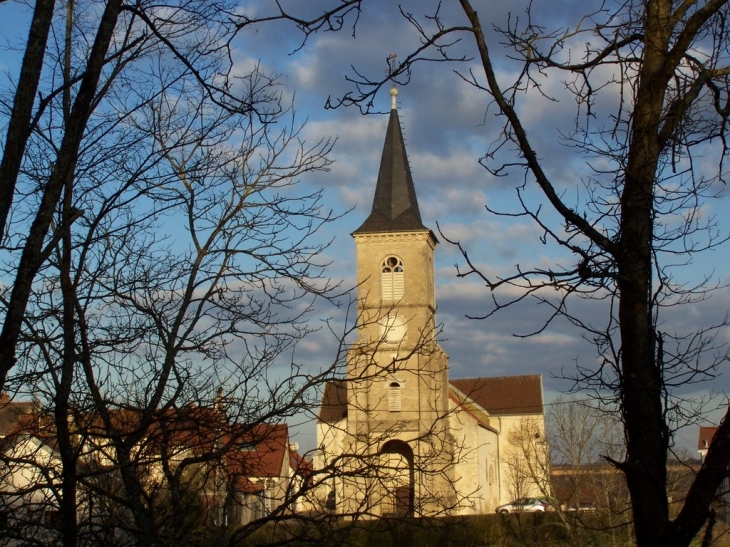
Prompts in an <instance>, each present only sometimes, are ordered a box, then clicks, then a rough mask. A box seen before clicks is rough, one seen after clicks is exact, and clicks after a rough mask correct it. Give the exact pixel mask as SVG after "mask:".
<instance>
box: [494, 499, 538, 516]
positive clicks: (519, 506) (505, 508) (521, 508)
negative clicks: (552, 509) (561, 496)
mask: <svg viewBox="0 0 730 547" xmlns="http://www.w3.org/2000/svg"><path fill="white" fill-rule="evenodd" d="M547 506H548V502H547V500H546V499H545V498H519V499H516V500H514V501H511V502H509V503H506V504H504V505H500V506H499V507H497V508H496V509H495V511H496V512H497V513H517V512H534V511H545V510H546V509H547Z"/></svg>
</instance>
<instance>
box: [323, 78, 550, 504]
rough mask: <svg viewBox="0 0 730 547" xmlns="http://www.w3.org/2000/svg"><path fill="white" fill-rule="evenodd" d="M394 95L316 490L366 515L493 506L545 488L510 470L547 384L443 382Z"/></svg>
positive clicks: (519, 379) (534, 378) (524, 380)
mask: <svg viewBox="0 0 730 547" xmlns="http://www.w3.org/2000/svg"><path fill="white" fill-rule="evenodd" d="M397 94H398V91H397V89H395V88H394V89H392V90H391V100H392V105H391V111H390V118H389V120H388V127H387V131H386V136H385V144H384V147H383V154H382V159H381V162H380V170H379V173H378V178H377V183H376V186H375V197H374V200H373V206H372V210H371V211H370V214H369V216H368V217H367V218H366V219H365V221H364V222H363V223H362V225H361V226H360V227H359V228H358V229H356V230H355V231H354V232H353V233H352V237H353V238H354V240H355V245H356V255H357V260H356V267H357V282H358V295H357V306H358V307H357V311H358V319H357V321H358V323H357V333H358V340H357V341H356V342H355V343H354V344H353V345H352V347H351V348H350V350H349V352H348V355H347V373H346V377H345V378H343V379H341V380H338V381H333V382H329V383H328V384H327V385H326V386H325V389H324V393H323V398H322V405H321V408H320V411H319V414H318V419H317V446H318V450H317V453H316V455H315V457H314V459H313V467H314V473H315V474H316V475H319V476H320V477H326V478H324V479H322V481H321V482H322V484H321V485H320V486H319V487H317V492H318V494H317V497H318V498H319V499H322V500H326V501H324V502H323V504H324V505H325V506H326V509H327V510H328V511H329V512H331V513H335V514H341V515H344V516H348V515H349V516H356V515H357V516H363V517H366V518H367V517H372V518H375V517H379V516H388V515H398V516H439V515H457V514H458V515H465V514H483V513H489V512H494V510H495V508H496V507H497V506H498V505H500V504H503V503H507V502H509V501H511V500H512V499H515V498H518V497H523V496H539V495H541V488H540V483H541V481H543V479H545V477H544V476H540V473H541V472H540V471H537V472H536V471H534V469H533V470H531V471H529V472H527V471H524V472H522V471H520V472H519V473H518V472H517V471H516V469H517V468H519V467H520V466H521V465H522V464H524V463H525V462H527V461H529V460H530V455H529V454H525V453H524V452H525V451H524V449H520V446H521V443H520V442H518V441H516V440H515V435H516V434H517V433H518V432H519V431H523V432H524V431H525V430H529V431H534V432H535V433H534V434H533V433H531V435H534V437H535V438H539V437H540V436H541V435H542V437H543V438H544V416H543V393H542V379H541V377H540V376H539V375H530V376H512V377H499V378H472V379H460V380H450V379H449V362H448V356H447V355H446V353H445V352H444V351H443V349H442V348H441V347H440V345H439V344H438V342H437V330H438V327H437V322H436V299H435V282H434V251H435V249H436V246H437V245H438V239H437V238H436V236H435V234H434V233H433V231H432V230H430V229H429V228H427V227H426V226H425V225H424V224H423V221H422V219H421V214H420V211H419V208H418V200H417V196H416V190H415V186H414V183H413V178H412V175H411V170H410V166H409V162H408V157H407V154H406V148H405V142H404V139H403V134H402V130H401V126H400V120H399V117H398V111H397V104H396V98H397ZM526 424H527V426H526ZM533 444H534V443H533ZM543 444H544V443H543ZM527 467H529V466H522V468H524V469H526V468H527ZM524 469H523V470H524ZM519 474H522V475H528V476H516V475H519ZM543 484H544V481H543ZM542 490H544V488H543V489H542Z"/></svg>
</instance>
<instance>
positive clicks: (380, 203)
mask: <svg viewBox="0 0 730 547" xmlns="http://www.w3.org/2000/svg"><path fill="white" fill-rule="evenodd" d="M390 94H391V97H392V98H393V103H392V108H391V110H390V119H389V120H388V130H387V132H386V134H385V145H384V146H383V157H382V158H381V160H380V171H379V172H378V183H377V185H376V187H375V199H374V200H373V210H372V211H371V212H370V216H369V217H368V218H367V219H366V220H365V222H363V223H362V226H360V227H359V228H358V229H357V230H355V231H354V232H353V233H355V234H363V233H372V232H411V231H414V230H428V228H426V227H425V226H424V225H423V223H422V222H421V213H420V212H419V211H418V200H417V199H416V189H415V187H414V186H413V178H412V177H411V169H410V166H409V165H408V157H407V156H406V146H405V143H404V142H403V133H402V132H401V128H400V121H399V120H398V110H397V109H396V104H395V97H396V95H397V94H398V91H397V90H396V89H391V91H390Z"/></svg>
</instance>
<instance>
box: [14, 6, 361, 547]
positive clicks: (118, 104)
mask: <svg viewBox="0 0 730 547" xmlns="http://www.w3.org/2000/svg"><path fill="white" fill-rule="evenodd" d="M356 4H357V2H343V3H339V4H336V5H333V7H332V9H331V10H329V11H325V12H323V13H322V14H321V15H317V16H316V17H314V18H311V19H309V20H306V21H305V20H304V19H298V18H294V17H292V16H290V15H288V14H286V13H284V12H278V13H275V14H274V15H272V16H267V17H263V18H261V19H258V20H253V19H251V18H248V17H244V16H241V15H238V14H236V13H235V10H234V8H235V5H234V4H233V3H231V2H227V1H223V2H208V1H204V2H197V1H182V2H177V1H175V2H167V3H165V2H163V3H159V2H156V3H151V2H133V3H125V2H122V1H112V2H105V3H103V5H101V6H100V5H97V4H96V3H94V2H88V3H79V2H74V1H69V2H66V3H65V4H64V5H63V8H64V9H58V10H56V9H55V7H56V6H55V5H54V2H46V3H43V2H40V3H38V4H37V5H36V7H35V17H34V20H33V26H32V27H31V29H30V33H29V37H28V41H27V43H26V44H25V48H26V56H25V58H24V60H23V64H22V67H21V77H20V79H19V81H18V84H17V86H15V88H14V89H13V91H12V92H11V93H10V95H9V96H8V97H7V98H6V99H5V100H4V101H3V103H2V104H3V116H5V117H6V119H7V120H8V123H7V127H8V133H7V136H6V138H5V142H4V145H3V158H2V164H1V165H0V172H1V173H2V174H1V175H0V178H1V179H2V181H3V195H2V203H1V204H0V217H1V218H2V227H3V230H2V256H3V266H2V269H3V275H4V276H5V277H6V278H7V279H11V280H13V283H12V284H11V285H6V286H5V287H4V288H3V291H2V296H1V302H2V308H3V310H2V313H3V314H4V321H3V326H2V333H0V339H2V344H3V346H2V347H3V350H2V356H1V357H0V387H2V388H3V389H4V390H6V391H10V392H12V393H14V394H16V395H17V396H20V397H23V396H32V397H34V398H35V400H36V401H37V403H38V409H37V411H36V412H34V413H33V414H34V416H36V417H37V418H38V419H39V420H40V421H38V422H35V423H22V424H19V425H18V427H19V429H18V430H17V431H15V437H14V438H17V439H19V440H18V442H17V443H15V444H12V445H11V444H7V446H6V447H5V448H7V451H6V452H5V456H4V458H3V462H4V464H5V467H4V478H6V479H7V480H10V481H11V482H10V483H8V484H9V486H8V488H6V489H4V490H3V492H2V493H3V494H4V500H5V501H8V500H10V501H13V500H15V501H13V503H21V504H24V503H25V502H23V501H22V500H23V499H25V498H24V497H23V496H24V495H25V493H28V494H29V495H30V496H31V498H32V499H35V498H34V497H33V494H34V493H37V492H41V493H43V503H44V504H45V505H46V507H47V510H48V511H55V512H58V514H59V518H55V519H54V520H53V522H52V523H50V524H49V525H48V526H46V530H47V531H46V533H47V534H48V537H47V538H45V539H44V540H42V541H44V542H46V544H50V543H51V542H56V543H59V544H63V545H66V546H72V545H77V544H79V543H91V544H94V543H95V542H98V540H99V538H101V537H102V536H103V537H105V538H106V539H105V541H107V540H109V541H111V540H112V539H114V540H116V539H119V541H120V542H122V543H123V542H124V541H125V538H126V541H132V540H133V541H135V542H136V544H140V545H143V544H147V545H153V544H156V545H162V544H166V543H171V544H176V545H179V544H181V542H183V540H186V538H185V533H186V530H188V529H189V528H188V527H187V526H186V525H185V522H184V521H185V518H186V515H187V514H188V513H187V512H186V511H183V510H182V509H183V508H184V507H183V506H184V505H185V504H186V503H187V502H188V501H190V500H189V499H188V497H186V494H185V492H184V491H183V490H184V489H183V488H182V487H181V486H182V485H183V484H184V482H185V481H184V479H185V478H186V476H189V475H190V469H196V468H201V469H214V468H215V465H214V464H215V462H220V461H221V460H222V459H224V458H225V457H226V455H227V454H228V453H229V452H230V451H231V450H232V449H233V448H238V447H239V441H240V439H242V438H248V437H247V436H250V434H251V432H252V431H256V427H257V426H259V425H261V424H268V423H275V422H281V421H282V420H284V419H285V418H286V417H287V416H291V415H293V414H295V413H297V412H301V409H302V408H308V407H309V406H311V405H312V404H314V403H315V400H314V397H315V393H314V391H313V390H314V389H316V386H317V385H318V384H319V383H321V382H322V381H323V379H325V378H329V377H330V376H331V373H332V370H331V369H329V368H326V369H325V370H323V371H322V372H321V374H315V375H308V374H306V373H305V372H304V371H303V370H302V369H301V367H300V366H299V365H298V364H297V363H296V362H295V361H294V359H293V357H292V352H293V351H294V348H295V346H296V343H297V342H298V341H299V340H300V339H301V338H302V337H304V336H306V335H307V334H309V333H311V331H312V328H311V327H310V326H309V325H308V323H307V319H308V314H309V312H310V311H311V309H312V305H313V303H314V302H316V301H318V300H319V299H323V300H324V299H334V298H335V297H336V296H337V294H336V284H333V283H330V282H329V281H328V279H327V278H326V277H325V276H324V272H323V268H324V266H325V265H326V261H325V260H324V259H323V258H322V256H321V254H322V251H323V250H324V249H325V248H326V246H327V241H326V240H322V239H321V238H319V237H318V235H317V233H318V231H319V230H320V229H321V227H322V226H323V225H325V224H327V223H329V222H330V221H332V220H333V219H334V218H336V215H334V214H333V213H332V212H331V211H329V210H327V209H325V208H323V207H322V206H321V204H320V195H321V194H320V192H319V191H316V190H314V191H307V190H304V189H300V187H299V186H297V182H298V178H299V177H300V176H301V175H302V174H304V173H306V172H308V171H314V170H322V169H326V168H327V166H328V164H329V160H328V159H327V154H328V153H329V150H330V148H331V145H332V142H331V141H327V140H323V141H320V142H317V143H313V144H307V143H305V142H304V141H303V140H302V139H301V128H302V126H301V124H300V123H299V122H298V121H297V120H296V117H295V115H294V111H293V108H292V107H290V106H288V105H283V104H282V102H281V97H280V93H279V91H278V89H277V81H276V78H275V77H274V76H271V75H268V74H264V73H263V72H262V71H260V70H259V69H258V68H256V69H253V70H252V71H251V72H250V73H249V74H246V75H243V76H240V75H239V76H235V77H234V75H233V73H232V56H231V40H232V39H233V38H234V37H235V36H236V34H237V33H240V32H244V31H245V30H246V29H247V28H248V27H249V26H250V25H253V24H254V23H259V22H265V21H269V20H289V21H293V22H294V23H295V24H296V25H298V26H299V28H300V29H301V30H302V32H303V37H304V38H303V39H304V40H306V36H308V34H309V33H311V32H315V31H317V30H336V29H337V28H339V27H340V26H342V23H343V19H342V17H344V15H345V14H346V13H347V12H348V11H350V10H351V9H352V8H353V7H354V6H356ZM87 44H92V45H91V46H90V47H87ZM29 90H30V93H29ZM35 90H38V93H37V94H36V92H35ZM333 362H334V365H333V368H336V367H337V366H338V361H337V359H334V361H333ZM221 385H223V386H225V393H224V395H225V397H227V398H228V399H229V400H230V401H232V402H235V403H236V404H235V405H232V406H230V407H229V408H231V410H230V411H229V412H228V414H227V416H226V424H227V427H226V428H225V429H222V430H221V431H220V432H219V436H218V437H219V438H218V439H217V440H218V441H220V442H217V443H216V444H215V446H214V449H213V448H211V446H207V450H204V451H203V450H202V447H197V448H198V449H197V450H193V453H192V454H188V455H186V456H185V457H184V458H183V461H182V462H181V461H177V460H176V461H175V464H174V465H172V464H169V461H168V460H170V459H171V458H172V456H169V455H168V453H167V452H165V451H164V450H161V449H160V443H163V441H164V440H165V436H164V435H162V434H161V432H160V429H161V424H162V423H164V420H162V417H164V416H168V415H169V413H170V412H172V413H173V414H175V413H179V412H182V410H181V409H186V408H190V407H191V405H192V406H197V407H201V406H210V405H211V404H212V402H213V400H214V399H215V396H216V393H217V391H218V389H219V388H220V387H221ZM120 416H121V417H122V418H124V417H125V416H127V417H131V418H130V419H129V420H124V419H121V421H120ZM41 418H42V419H41ZM41 422H42V423H41ZM198 425H200V424H198ZM206 426H210V424H206ZM163 429H164V428H163ZM232 432H233V433H232ZM31 438H33V439H40V442H41V448H42V450H45V449H46V448H49V447H50V449H51V450H52V452H53V458H52V460H53V461H52V467H49V468H48V469H45V468H44V466H43V465H41V466H40V468H39V465H38V461H36V460H37V456H38V454H39V453H40V452H39V450H41V448H39V449H38V450H36V449H35V448H33V447H31V448H32V449H28V447H29V446H31V445H29V444H28V443H29V442H31V441H27V440H26V439H31ZM21 439H22V442H21ZM209 441H210V439H208V438H206V442H209ZM33 442H35V441H33ZM249 442H250V439H249ZM150 443H151V444H152V446H154V448H155V450H156V453H157V454H158V455H157V460H156V461H154V462H150V461H149V458H147V459H145V458H146V456H145V454H148V453H149V451H146V450H144V447H145V446H148V445H149V444H150ZM31 444H32V443H31ZM190 444H194V443H191V442H188V443H187V445H190ZM16 447H23V450H21V451H20V453H19V452H18V450H16V449H15V448H16ZM188 448H189V449H190V446H188ZM191 450H192V449H191ZM203 452H204V453H203ZM177 456H179V454H177V453H175V457H177ZM185 458H187V459H185ZM34 462H35V463H34ZM166 462H167V463H168V464H169V465H167V466H165V463H166ZM46 463H48V462H46ZM153 463H154V464H155V465H161V466H162V468H163V472H162V475H161V476H162V477H163V479H164V480H163V481H162V483H161V484H160V485H158V487H156V488H153V487H152V485H151V479H150V475H149V473H148V472H147V471H145V470H146V469H147V468H148V467H149V466H150V465H152V464H153ZM196 466H197V467H196ZM46 467H47V466H46ZM30 468H33V469H36V470H38V472H37V473H35V472H34V473H31V479H29V481H28V484H26V485H25V486H23V487H22V489H23V492H22V493H21V494H19V493H18V491H17V485H16V484H15V483H13V482H12V481H14V480H15V479H17V478H18V477H20V476H21V475H23V472H24V471H23V470H24V469H30ZM49 469H52V472H51V471H50V470H49ZM160 492H164V496H167V497H165V500H166V503H169V506H170V507H171V508H172V509H173V510H172V511H168V513H166V514H167V515H168V516H169V517H170V518H171V519H172V520H171V522H170V525H168V526H161V524H160V522H161V521H160V509H159V508H160V504H159V503H158V502H159V496H160V495H162V494H160ZM28 499H30V498H28ZM18 500H20V501H18ZM28 503H31V502H28ZM11 505H12V504H11ZM25 506H26V508H27V507H29V506H28V504H25ZM92 506H93V507H94V509H93V510H92ZM102 507H103V508H105V509H100V508H102ZM17 514H18V515H20V514H21V513H20V512H19V513H17ZM36 517H37V514H35V513H34V512H33V511H32V510H31V511H30V512H29V513H28V519H29V520H28V519H25V520H23V519H21V520H23V522H28V523H31V525H29V526H27V527H23V526H15V527H14V528H13V532H12V534H10V535H11V536H13V537H9V536H8V535H7V534H6V535H5V537H7V538H9V539H10V540H11V541H12V542H15V543H16V544H18V543H23V542H24V543H28V544H29V543H33V542H36V541H41V540H40V539H39V537H38V536H37V535H36V534H35V532H34V530H35V528H34V526H35V524H33V523H36V524H37V522H36V520H34V519H36ZM113 517H114V518H113ZM116 517H118V519H117V520H115V519H116ZM49 518H50V517H49ZM99 519H104V520H105V523H106V524H108V525H109V526H108V527H107V528H106V532H105V531H104V530H102V528H101V527H100V525H99ZM46 524H48V523H46ZM115 530H120V531H121V532H120V533H121V536H119V535H117V533H116V532H115ZM44 537H45V536H44ZM129 538H133V539H129ZM46 540H47V541H46Z"/></svg>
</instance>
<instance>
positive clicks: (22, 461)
mask: <svg viewBox="0 0 730 547" xmlns="http://www.w3.org/2000/svg"><path fill="white" fill-rule="evenodd" d="M0 400H1V401H2V405H0V436H1V437H2V438H1V439H0V528H3V529H7V528H10V527H13V528H14V530H15V532H16V533H20V532H18V531H19V530H21V529H22V530H24V533H25V534H26V535H32V536H35V537H42V536H43V534H50V533H53V530H54V529H57V528H58V501H57V498H56V497H55V496H57V495H58V491H59V490H58V487H59V485H60V482H61V458H60V454H59V451H58V446H57V441H56V433H55V428H54V426H53V420H52V418H51V417H50V416H47V415H44V414H42V413H41V412H39V411H38V405H37V404H33V403H26V402H11V401H9V398H8V397H7V396H6V395H3V396H0ZM110 419H111V421H112V422H113V429H114V431H117V432H118V433H117V435H138V437H139V441H138V443H137V446H136V449H135V451H134V452H135V462H134V464H135V466H136V473H137V474H138V475H139V476H140V477H142V479H143V484H144V485H145V489H146V490H147V492H148V495H150V496H151V497H152V498H153V499H160V500H161V503H165V502H164V500H165V499H166V494H165V492H166V491H167V490H168V489H169V488H170V487H171V483H170V481H171V477H170V474H169V473H170V472H171V471H172V472H175V471H177V470H178V469H180V471H181V472H180V473H178V474H177V477H178V480H179V485H180V486H181V487H183V488H184V489H187V490H189V491H190V492H191V493H192V495H193V496H194V497H195V499H197V500H198V502H197V503H194V504H192V505H190V511H191V512H195V511H197V512H198V518H199V519H200V525H201V526H207V527H208V528H216V527H223V526H225V527H228V528H235V527H237V526H242V525H244V524H246V523H248V522H250V521H252V520H255V519H258V518H261V517H264V516H266V515H268V514H270V513H272V512H273V511H283V512H284V513H289V512H292V511H294V510H296V497H297V495H298V494H299V492H300V491H301V489H302V487H303V486H304V481H305V480H306V477H307V476H309V474H310V472H309V464H308V462H306V461H304V460H303V459H302V458H301V456H299V454H298V453H297V451H296V450H297V446H296V445H295V444H294V443H291V442H290V439H289V429H288V427H287V425H285V424H257V425H254V426H246V425H242V424H231V423H229V422H228V420H227V418H226V414H225V412H223V411H222V409H220V408H216V407H215V405H211V406H210V407H205V406H203V407H201V406H196V405H189V406H186V407H183V408H180V409H171V410H167V411H162V412H159V413H157V414H156V415H155V416H154V417H153V419H152V420H150V421H149V422H148V423H147V424H146V425H145V426H144V428H143V426H142V415H141V412H140V411H136V410H130V409H123V410H122V409H119V410H115V411H113V412H112V413H110ZM76 422H77V423H75V424H74V427H73V432H74V437H75V439H76V442H78V443H79V444H78V446H77V453H78V460H77V466H78V473H79V476H80V477H82V478H83V477H85V479H84V480H83V481H81V482H80V483H79V490H78V495H77V498H78V499H77V505H78V514H79V521H80V522H82V523H84V522H92V521H94V520H99V519H100V518H104V519H107V520H108V519H109V517H110V514H111V513H114V514H115V515H116V516H117V517H119V515H122V516H124V515H127V517H126V518H129V514H128V511H125V510H124V508H123V507H118V508H116V509H113V510H112V509H111V508H110V505H109V500H110V499H112V498H113V497H114V496H104V495H103V494H101V492H103V491H104V489H109V488H112V489H114V488H116V489H121V488H122V482H121V480H120V478H119V475H118V473H119V464H118V462H117V461H116V458H115V452H114V442H115V440H117V439H115V438H114V437H113V436H112V435H111V434H109V429H107V428H106V427H105V426H104V424H103V422H102V420H101V419H100V418H99V417H98V416H94V415H81V416H80V417H79V418H78V419H77V420H76ZM81 439H83V440H81ZM180 466H184V469H183V468H182V467H180ZM110 493H113V492H111V491H110ZM117 494H118V492H117ZM102 498H104V499H102ZM102 513H107V514H102ZM118 524H119V528H124V523H123V522H120V523H118Z"/></svg>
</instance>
